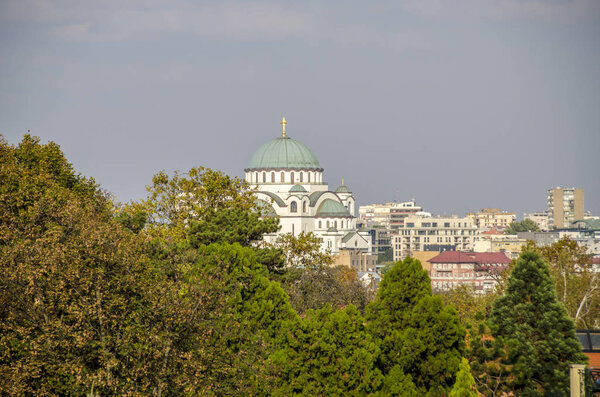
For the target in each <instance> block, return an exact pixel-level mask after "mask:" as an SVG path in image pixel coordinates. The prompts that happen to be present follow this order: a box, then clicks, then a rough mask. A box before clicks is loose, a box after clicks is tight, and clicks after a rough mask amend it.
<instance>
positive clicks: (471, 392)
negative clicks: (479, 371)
mask: <svg viewBox="0 0 600 397" xmlns="http://www.w3.org/2000/svg"><path fill="white" fill-rule="evenodd" d="M448 396H449V397H477V388H476V387H475V379H473V375H471V366H469V361H468V360H467V359H466V358H463V359H462V361H461V363H460V367H459V370H458V373H457V374H456V383H455V384H454V386H452V390H451V391H450V394H449V395H448Z"/></svg>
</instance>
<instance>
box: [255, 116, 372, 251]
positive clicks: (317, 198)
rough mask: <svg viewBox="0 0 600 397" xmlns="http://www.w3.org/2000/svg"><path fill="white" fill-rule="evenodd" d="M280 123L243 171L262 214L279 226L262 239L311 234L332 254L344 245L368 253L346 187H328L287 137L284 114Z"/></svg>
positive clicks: (306, 153)
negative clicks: (276, 132)
mask: <svg viewBox="0 0 600 397" xmlns="http://www.w3.org/2000/svg"><path fill="white" fill-rule="evenodd" d="M280 124H282V126H283V131H282V133H281V136H280V137H278V138H276V139H274V140H272V141H270V142H267V143H265V144H264V145H262V146H261V147H260V148H258V150H257V151H256V152H255V153H254V155H253V156H252V158H251V160H250V163H249V164H248V167H246V169H245V170H244V171H245V178H246V181H247V182H248V183H249V184H250V186H251V187H252V188H254V189H256V191H257V192H256V195H257V197H258V199H259V200H260V203H261V205H262V206H263V207H264V209H265V212H267V213H269V214H271V215H277V216H278V217H279V221H280V225H281V229H280V230H279V232H278V233H277V234H271V235H266V236H265V240H266V241H267V242H272V241H274V240H275V239H276V238H277V236H278V235H280V234H286V233H291V234H292V235H294V236H297V235H299V234H300V233H301V232H305V233H309V232H312V233H314V234H315V235H316V236H317V237H318V238H320V239H321V241H322V247H323V248H324V249H329V250H330V251H331V252H332V253H334V254H335V253H338V252H339V250H340V249H343V248H350V249H362V250H369V251H370V249H371V247H370V245H371V239H370V237H369V235H368V233H363V232H357V230H356V218H355V217H354V213H355V210H356V207H355V200H354V196H353V195H352V192H351V191H350V189H348V187H347V186H345V185H344V182H343V180H342V185H341V186H339V187H338V188H337V189H336V190H335V191H331V190H329V185H328V184H327V183H326V182H324V181H323V168H322V167H321V164H320V163H319V160H317V158H316V157H315V155H314V154H313V152H311V151H310V149H309V148H308V147H306V146H305V145H304V144H302V143H301V142H298V141H296V140H294V139H292V138H290V137H289V136H287V134H286V131H285V126H286V124H287V122H286V121H285V118H284V119H283V121H281V123H280Z"/></svg>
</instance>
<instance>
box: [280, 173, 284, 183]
mask: <svg viewBox="0 0 600 397" xmlns="http://www.w3.org/2000/svg"><path fill="white" fill-rule="evenodd" d="M284 182H285V172H282V173H281V183H284Z"/></svg>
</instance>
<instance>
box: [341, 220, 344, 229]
mask: <svg viewBox="0 0 600 397" xmlns="http://www.w3.org/2000/svg"><path fill="white" fill-rule="evenodd" d="M341 223H342V226H340V227H341V228H342V229H343V228H344V221H342V222H341Z"/></svg>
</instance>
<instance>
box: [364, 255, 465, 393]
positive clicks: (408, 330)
mask: <svg viewBox="0 0 600 397" xmlns="http://www.w3.org/2000/svg"><path fill="white" fill-rule="evenodd" d="M366 318H367V321H368V329H369V331H370V333H371V334H372V335H373V336H374V337H375V340H376V341H377V343H378V344H379V346H380V349H381V354H380V356H379V359H378V366H379V368H381V371H382V373H383V374H384V376H386V377H390V376H391V375H394V374H395V375H397V374H399V373H400V372H401V373H404V374H406V375H410V377H411V378H412V381H413V382H414V384H415V386H416V388H417V390H418V392H419V393H420V394H421V395H426V394H427V395H443V394H445V393H447V392H448V391H449V390H450V388H451V386H452V385H453V384H454V377H455V374H456V373H457V372H458V368H459V364H460V361H461V357H462V351H463V348H464V336H465V331H464V329H463V328H462V327H461V326H460V324H459V320H458V317H457V315H456V311H455V310H454V308H452V307H449V306H446V307H445V306H444V305H443V302H442V299H441V298H440V297H439V296H432V295H431V282H430V280H429V277H428V275H427V272H426V271H424V270H423V269H422V267H421V263H420V262H419V261H418V260H415V259H412V258H406V259H405V260H404V261H402V262H398V263H396V264H395V265H394V267H393V268H392V269H390V270H389V271H388V272H386V274H385V276H384V278H383V281H382V283H381V285H380V287H379V291H378V293H377V299H376V300H375V301H374V302H373V303H371V304H370V305H369V306H368V307H367V312H366Z"/></svg>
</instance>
